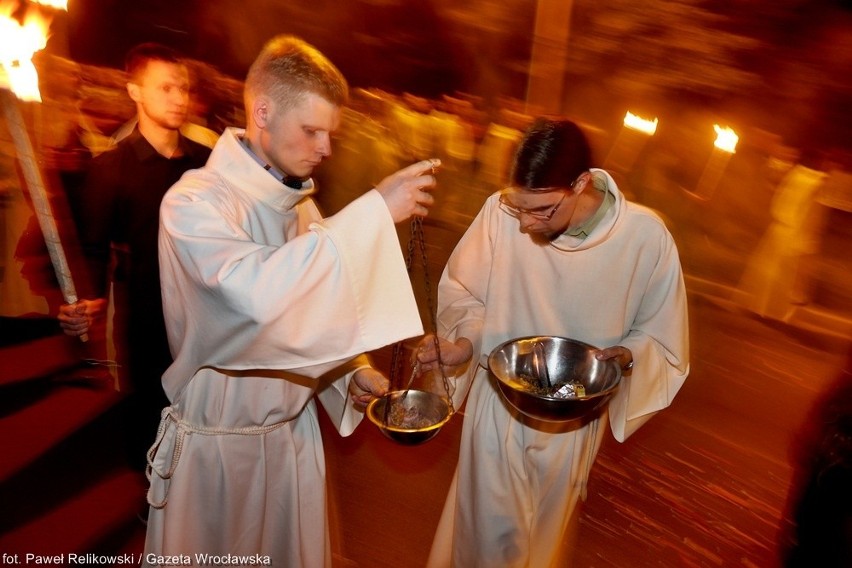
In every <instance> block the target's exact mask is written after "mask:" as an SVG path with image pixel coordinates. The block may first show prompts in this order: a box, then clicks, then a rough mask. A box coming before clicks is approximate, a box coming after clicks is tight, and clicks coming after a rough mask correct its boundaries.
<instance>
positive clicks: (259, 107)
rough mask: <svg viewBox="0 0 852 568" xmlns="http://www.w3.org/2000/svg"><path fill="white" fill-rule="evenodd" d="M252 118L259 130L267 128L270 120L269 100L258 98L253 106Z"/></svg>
mask: <svg viewBox="0 0 852 568" xmlns="http://www.w3.org/2000/svg"><path fill="white" fill-rule="evenodd" d="M251 118H252V120H254V123H255V124H256V125H257V126H258V127H259V128H265V127H266V123H267V121H268V119H269V99H267V98H266V97H257V98H256V99H255V100H254V102H253V103H252V105H251Z"/></svg>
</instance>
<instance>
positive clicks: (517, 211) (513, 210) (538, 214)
mask: <svg viewBox="0 0 852 568" xmlns="http://www.w3.org/2000/svg"><path fill="white" fill-rule="evenodd" d="M565 195H566V194H565V193H564V192H563V193H562V197H560V198H559V201H557V202H556V203H555V204H554V205H553V207H551V208H550V209H549V210H547V211H536V210H535V209H523V208H521V207H515V206H514V205H512V204H511V203H509V201H508V200H507V199H506V194H502V195H500V209H502V210H503V211H505V212H506V213H508V214H509V215H511V216H512V217H517V218H520V216H521V214H524V215H529V216H530V217H534V218H536V219H539V220H541V221H550V219H551V218H553V216H554V215H555V214H556V210H557V209H559V206H560V205H562V202H563V201H565Z"/></svg>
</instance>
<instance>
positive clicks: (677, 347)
mask: <svg viewBox="0 0 852 568" xmlns="http://www.w3.org/2000/svg"><path fill="white" fill-rule="evenodd" d="M592 172H593V175H594V176H595V177H596V178H597V179H598V180H599V182H604V183H606V185H607V188H608V190H609V191H610V192H611V193H612V194H613V195H614V196H615V204H614V205H613V206H612V207H611V209H610V210H609V212H608V213H607V214H606V215H605V216H604V218H603V219H602V220H601V222H600V223H599V224H598V226H597V227H596V228H595V229H593V231H592V233H591V235H589V236H588V237H587V238H586V239H585V240H583V241H579V240H578V239H574V238H572V237H569V236H567V235H562V236H561V237H559V238H558V239H557V240H556V241H555V242H553V243H552V244H549V245H540V244H536V243H534V242H533V241H532V239H530V238H529V237H528V236H527V235H525V234H522V233H521V232H520V231H519V230H518V228H519V224H518V220H517V219H515V218H513V217H510V216H509V215H507V214H506V213H504V212H502V211H501V210H500V208H499V206H498V199H497V194H495V195H492V196H491V197H489V198H488V200H487V202H486V203H485V205H484V206H483V208H482V210H481V211H480V213H479V215H478V216H477V217H476V219H475V220H474V221H473V223H472V224H471V226H470V228H469V229H468V231H467V232H466V233H465V235H464V236H463V237H462V239H461V240H460V241H459V244H458V245H457V247H456V249H455V250H454V251H453V253H452V255H451V256H450V259H449V261H448V263H447V267H446V268H445V270H444V273H443V275H442V277H441V282H440V284H439V287H438V313H439V316H438V319H439V321H438V327H439V333H440V334H441V335H442V336H444V337H448V338H449V339H451V340H455V339H456V338H458V337H467V338H469V339H470V340H471V341H472V342H473V345H474V357H473V360H472V364H471V365H470V368H469V369H468V370H467V373H464V374H462V375H460V376H459V377H457V378H456V381H457V383H456V384H457V388H456V392H455V394H454V404H455V406H456V408H458V407H459V406H460V405H461V402H462V400H463V398H464V396H465V393H466V392H467V391H468V388H469V389H470V394H469V398H468V401H467V407H466V410H465V415H464V424H463V427H462V439H461V448H460V455H459V463H458V467H457V471H456V474H455V477H454V479H453V483H452V486H451V489H450V493H449V495H448V497H447V501H446V504H445V507H444V512H443V515H442V517H441V521H440V523H439V527H438V530H437V533H436V536H435V540H434V543H433V546H432V552H431V556H430V561H429V566H431V567H438V566H441V567H446V566H453V567H455V568H472V567H491V566H500V567H501V568H507V567H521V566H530V567H536V568H539V567H541V568H545V567H548V566H558V565H559V563H560V558H561V554H563V553H564V551H562V550H560V546H559V545H560V543H561V542H562V540H563V537H564V533H565V530H566V527H567V524H568V521H569V519H570V516H571V514H572V512H573V510H574V508H575V506H576V504H577V500H578V499H579V498H580V496H581V495H582V494H583V493H584V491H585V484H586V480H587V479H588V475H589V470H590V469H591V467H592V463H593V462H594V459H595V456H596V454H597V451H598V448H599V447H600V444H601V441H602V439H603V435H604V433H605V430H606V429H605V427H604V426H602V425H604V424H606V422H605V417H606V414H603V415H602V416H601V418H599V419H596V420H594V421H592V422H590V423H588V424H586V425H585V426H583V427H581V428H578V429H574V430H567V431H566V429H565V428H564V427H559V426H558V425H553V424H550V425H547V424H543V423H539V425H538V427H536V426H534V425H532V423H531V422H530V421H528V420H526V421H522V420H521V419H520V418H519V415H518V413H517V412H516V411H514V410H513V409H511V407H510V406H509V405H508V404H507V403H506V402H505V401H504V399H503V398H502V396H501V394H500V393H499V391H498V390H497V387H496V385H495V384H494V383H493V382H492V381H493V379H490V378H489V374H488V372H487V370H486V369H485V368H484V367H483V366H482V365H477V362H480V361H483V359H485V358H486V357H487V355H488V354H489V353H490V352H491V350H492V349H493V348H495V347H496V346H497V345H499V344H500V343H502V342H503V341H506V340H509V339H512V338H516V337H521V336H528V335H559V336H564V337H570V338H573V339H578V340H581V341H585V342H587V343H590V344H592V345H595V346H597V347H600V348H604V347H609V346H613V345H623V346H625V347H627V348H629V349H630V350H631V351H632V353H633V358H634V367H633V370H632V373H631V374H629V375H627V376H625V377H624V379H623V382H622V385H621V387H620V388H619V391H618V393H617V394H616V395H615V396H614V397H613V398H612V399H611V401H610V404H609V408H608V415H609V423H610V426H611V428H612V431H613V434H614V436H615V437H616V439H618V440H619V441H622V442H623V441H624V440H625V439H626V438H627V437H628V436H629V435H630V434H631V433H633V432H634V431H635V430H636V429H637V428H638V427H639V426H640V425H641V424H643V423H645V422H646V421H647V420H648V419H649V418H650V417H651V416H652V415H653V414H654V413H655V412H657V411H659V410H660V409H663V408H665V407H667V406H668V405H669V404H670V403H671V402H672V399H673V398H674V396H675V394H676V393H677V392H678V390H679V389H680V387H681V385H682V384H683V382H684V381H685V379H686V376H687V374H688V371H689V364H688V358H689V349H688V324H687V304H686V293H685V288H684V284H683V277H682V273H681V267H680V261H679V259H678V254H677V249H676V247H675V243H674V241H673V240H672V237H671V235H670V234H669V232H668V230H667V229H666V228H665V226H664V224H663V222H662V221H661V220H660V218H659V217H658V216H657V215H655V214H654V213H653V212H651V211H650V210H648V209H646V208H644V207H641V206H639V205H636V204H633V203H629V202H627V201H626V200H625V199H624V197H623V195H622V194H621V192H620V191H619V190H618V188H617V187H616V184H615V182H614V181H613V179H612V178H611V177H610V176H609V174H607V173H606V172H604V171H603V170H597V169H595V170H592ZM590 190H591V189H589V191H590ZM471 379H472V384H470V383H469V381H470V380H471ZM560 430H561V431H560Z"/></svg>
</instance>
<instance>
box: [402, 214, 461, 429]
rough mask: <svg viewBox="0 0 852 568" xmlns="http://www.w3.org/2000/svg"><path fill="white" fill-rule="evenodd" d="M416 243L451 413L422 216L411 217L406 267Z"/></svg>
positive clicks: (450, 400) (452, 410)
mask: <svg viewBox="0 0 852 568" xmlns="http://www.w3.org/2000/svg"><path fill="white" fill-rule="evenodd" d="M415 242H416V243H417V244H418V245H419V246H420V260H421V264H422V267H423V286H424V289H425V292H426V302H427V306H428V308H429V320H430V323H431V324H432V328H431V329H430V331H431V332H432V337H433V340H434V342H435V353H436V354H437V355H438V369H439V370H440V372H441V382H442V383H443V386H444V392H445V393H446V394H447V405H448V406H449V412H450V414H453V412H454V409H453V393H454V391H455V389H454V388H453V386H452V385H451V384H450V380H449V379H448V378H447V374H446V373H445V372H444V366H443V364H442V363H441V361H442V359H443V358H442V357H441V344H440V341H439V340H438V321H437V313H438V312H437V310H436V308H435V303H434V302H433V301H432V281H431V279H430V278H429V263H428V259H427V256H426V239H425V238H424V237H423V218H422V217H413V218H412V219H411V238H410V239H409V241H408V257H407V258H406V261H405V264H406V267H407V268H408V269H409V271H410V270H411V257H412V254H413V253H412V249H413V248H414V243H415Z"/></svg>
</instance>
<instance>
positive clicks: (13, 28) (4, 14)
mask: <svg viewBox="0 0 852 568" xmlns="http://www.w3.org/2000/svg"><path fill="white" fill-rule="evenodd" d="M41 3H42V4H45V5H48V6H50V7H52V8H57V9H65V6H64V1H63V2H61V3H60V1H59V0H52V1H48V0H45V1H43V2H41ZM15 8H17V4H16V3H11V4H9V3H6V4H5V5H4V4H0V37H2V38H3V39H2V41H0V106H2V108H3V115H4V117H5V118H6V123H7V125H8V128H9V134H10V135H11V136H12V141H13V143H14V145H15V151H16V153H17V157H18V162H19V163H20V165H21V170H22V172H23V175H24V180H25V182H26V187H27V189H28V190H29V192H30V196H31V197H32V202H33V208H34V209H35V214H36V218H37V219H38V224H39V227H40V228H41V232H42V234H43V235H44V240H45V244H46V245H47V250H48V253H49V254H50V261H51V263H52V264H53V269H54V270H55V271H56V276H57V279H58V280H59V286H60V288H61V291H62V296H63V298H64V299H65V302H66V303H68V304H74V303H76V302H77V299H78V298H77V290H76V288H75V287H74V280H73V279H72V277H71V269H70V267H69V265H68V259H67V257H66V256H65V250H64V249H63V248H62V241H61V240H60V238H59V231H58V229H57V226H56V219H55V217H54V215H53V210H52V209H51V207H50V202H49V200H48V195H47V190H46V188H45V184H44V178H43V177H42V175H41V170H40V169H39V166H38V160H37V159H36V155H35V151H34V150H33V145H32V141H31V140H30V136H29V134H28V132H27V128H26V126H25V124H24V119H23V116H22V114H21V110H20V108H19V106H18V101H19V100H20V101H25V102H36V103H40V102H41V93H40V92H39V90H38V72H37V71H36V68H35V65H33V62H32V57H33V54H35V53H36V52H37V51H40V50H42V49H44V47H45V46H46V45H47V28H48V25H49V20H48V19H46V18H44V17H43V15H42V14H41V12H40V11H33V10H27V13H26V16H25V17H24V21H23V23H19V22H18V21H17V20H16V19H14V18H12V17H11V14H12V13H13V12H14V10H15ZM80 339H82V340H83V341H87V340H88V336H87V335H82V336H80Z"/></svg>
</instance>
